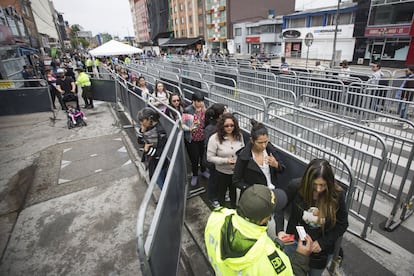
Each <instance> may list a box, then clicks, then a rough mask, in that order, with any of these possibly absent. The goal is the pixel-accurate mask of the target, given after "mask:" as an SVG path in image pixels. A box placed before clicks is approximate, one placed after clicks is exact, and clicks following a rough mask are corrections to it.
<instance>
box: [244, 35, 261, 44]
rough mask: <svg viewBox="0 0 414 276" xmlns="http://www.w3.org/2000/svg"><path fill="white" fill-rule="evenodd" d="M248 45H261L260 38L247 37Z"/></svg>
mask: <svg viewBox="0 0 414 276" xmlns="http://www.w3.org/2000/svg"><path fill="white" fill-rule="evenodd" d="M246 42H247V43H260V36H251V37H246Z"/></svg>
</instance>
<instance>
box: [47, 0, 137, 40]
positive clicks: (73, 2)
mask: <svg viewBox="0 0 414 276" xmlns="http://www.w3.org/2000/svg"><path fill="white" fill-rule="evenodd" d="M53 4H54V5H55V9H56V10H57V11H58V12H61V13H63V18H64V19H65V20H66V21H68V22H69V25H73V24H79V25H81V26H82V27H83V28H84V29H85V31H92V34H93V35H96V34H98V33H109V34H112V35H119V36H120V37H124V36H128V33H129V35H130V36H134V28H133V27H132V18H131V11H130V7H129V1H128V0H53Z"/></svg>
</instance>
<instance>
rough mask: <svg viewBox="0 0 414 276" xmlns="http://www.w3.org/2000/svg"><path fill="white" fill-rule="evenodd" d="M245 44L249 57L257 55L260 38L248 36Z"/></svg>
mask: <svg viewBox="0 0 414 276" xmlns="http://www.w3.org/2000/svg"><path fill="white" fill-rule="evenodd" d="M246 43H247V45H248V50H247V51H248V53H250V54H251V55H254V54H259V53H260V52H261V49H260V36H248V37H246Z"/></svg>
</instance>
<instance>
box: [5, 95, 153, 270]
mask: <svg viewBox="0 0 414 276" xmlns="http://www.w3.org/2000/svg"><path fill="white" fill-rule="evenodd" d="M95 106H96V107H95V109H93V110H84V111H85V112H86V116H87V118H88V120H87V123H88V126H87V127H80V128H74V129H70V130H69V129H67V127H66V114H65V113H64V112H63V111H56V112H55V115H56V116H54V115H53V114H52V113H36V114H30V115H19V116H3V117H0V129H1V137H0V141H1V143H0V144H1V148H0V160H1V161H0V175H1V179H0V206H1V209H0V210H1V214H0V215H1V216H0V223H1V227H0V237H1V239H0V246H1V250H2V259H1V264H0V275H50V274H52V275H62V274H64V275H67V274H70V275H140V269H139V262H138V257H137V253H136V216H137V211H138V208H139V204H140V202H141V199H142V197H143V196H144V193H145V190H146V187H147V185H146V182H145V179H144V178H143V177H142V176H141V175H145V172H140V171H139V170H140V169H139V167H137V166H135V162H136V159H135V157H133V156H131V155H130V154H129V149H128V141H126V138H125V134H124V133H123V131H121V128H120V125H119V121H118V119H117V116H116V114H114V112H113V111H112V108H111V106H110V105H109V104H107V103H103V102H97V104H96V105H95Z"/></svg>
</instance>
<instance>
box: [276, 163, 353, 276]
mask: <svg viewBox="0 0 414 276" xmlns="http://www.w3.org/2000/svg"><path fill="white" fill-rule="evenodd" d="M286 191H287V196H288V201H289V202H291V203H292V204H291V205H290V206H291V212H290V217H289V220H288V225H287V229H286V233H287V234H295V240H296V241H298V234H297V233H296V226H297V225H302V226H303V227H304V228H305V230H306V233H307V234H308V235H309V236H310V237H311V238H312V240H313V243H312V254H311V255H310V256H309V267H310V272H309V275H311V276H316V275H322V273H323V271H324V270H325V268H326V266H327V264H328V263H329V261H330V259H332V256H333V251H334V249H335V243H336V241H337V240H338V239H339V238H340V237H341V236H342V235H343V234H344V233H345V231H346V229H347V228H348V211H347V208H346V203H345V192H344V191H343V189H342V188H341V187H340V186H339V185H338V184H337V183H336V181H335V175H334V172H333V170H332V167H331V166H330V164H329V162H328V161H326V160H324V159H314V160H312V161H311V162H310V163H309V164H308V166H307V167H306V169H305V172H304V174H303V177H302V178H297V179H293V180H292V181H291V182H290V183H289V185H288V187H287V189H286ZM276 233H277V236H278V238H279V239H282V238H283V237H284V236H285V235H286V233H285V232H284V231H283V225H277V226H276ZM294 248H295V245H294V244H293V245H288V246H286V247H285V252H286V253H287V254H288V255H290V254H291V252H292V251H293V250H294Z"/></svg>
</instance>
